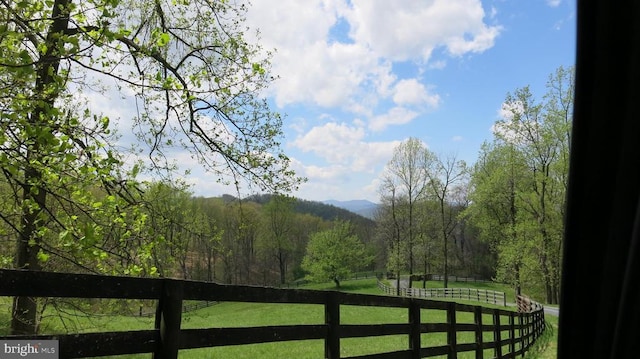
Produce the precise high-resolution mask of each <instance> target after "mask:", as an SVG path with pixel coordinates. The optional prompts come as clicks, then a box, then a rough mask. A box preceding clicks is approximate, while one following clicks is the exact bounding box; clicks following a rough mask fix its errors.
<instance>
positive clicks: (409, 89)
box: [393, 79, 440, 107]
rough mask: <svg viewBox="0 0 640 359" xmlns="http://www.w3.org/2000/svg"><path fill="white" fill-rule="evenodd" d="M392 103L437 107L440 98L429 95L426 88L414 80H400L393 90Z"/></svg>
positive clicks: (436, 95) (435, 95)
mask: <svg viewBox="0 0 640 359" xmlns="http://www.w3.org/2000/svg"><path fill="white" fill-rule="evenodd" d="M393 102H395V103H396V104H397V105H422V104H427V105H428V106H429V107H438V105H439V104H440V96H439V95H438V94H430V93H428V92H427V89H426V87H425V86H424V85H423V84H421V83H420V82H418V80H416V79H407V80H400V81H398V83H397V84H396V86H395V88H394V95H393Z"/></svg>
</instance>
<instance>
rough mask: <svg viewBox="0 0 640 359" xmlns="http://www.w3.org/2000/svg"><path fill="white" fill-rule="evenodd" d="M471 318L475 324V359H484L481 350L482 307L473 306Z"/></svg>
mask: <svg viewBox="0 0 640 359" xmlns="http://www.w3.org/2000/svg"><path fill="white" fill-rule="evenodd" d="M473 318H474V322H475V323H476V359H484V349H483V348H482V346H483V345H482V342H483V335H482V334H483V331H482V307H480V306H475V307H474V308H473Z"/></svg>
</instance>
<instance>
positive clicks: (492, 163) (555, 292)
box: [468, 67, 574, 304]
mask: <svg viewBox="0 0 640 359" xmlns="http://www.w3.org/2000/svg"><path fill="white" fill-rule="evenodd" d="M573 79H574V77H573V69H572V68H569V69H565V68H562V67H560V68H558V70H557V71H556V72H555V73H554V74H552V75H551V76H550V77H549V81H548V82H547V93H546V94H545V96H544V97H543V101H537V100H536V99H535V98H534V97H533V94H532V93H531V92H530V90H529V88H528V87H524V88H521V89H517V90H516V91H514V92H513V93H512V94H508V95H507V98H506V100H505V102H504V104H503V118H502V119H501V120H500V121H498V122H497V123H496V125H495V127H494V129H495V131H494V137H495V138H494V141H493V143H491V144H485V146H484V147H483V150H482V153H481V159H482V161H479V163H478V165H477V166H476V169H475V171H474V173H473V182H474V190H473V193H472V196H471V197H472V199H473V201H472V205H471V206H470V208H469V211H468V213H469V214H470V215H471V217H472V218H473V219H472V220H473V221H474V223H475V225H476V226H477V227H478V228H480V229H481V235H482V236H483V237H485V239H486V240H487V241H490V242H491V243H492V244H493V246H494V248H495V250H496V253H497V254H498V261H499V262H498V263H499V268H498V271H497V272H498V277H499V279H501V280H505V281H508V282H510V283H513V284H514V286H515V288H516V291H519V290H520V287H521V286H524V284H525V283H526V284H527V285H529V287H530V288H531V289H538V288H540V287H541V288H542V289H541V291H542V292H543V293H544V296H545V297H546V302H547V303H551V304H554V303H557V302H558V300H559V296H560V270H561V263H562V234H563V218H564V210H565V195H566V188H567V175H568V165H569V160H568V158H569V147H570V141H571V136H570V134H571V121H570V120H571V118H572V112H573V107H572V103H573V88H574V82H573Z"/></svg>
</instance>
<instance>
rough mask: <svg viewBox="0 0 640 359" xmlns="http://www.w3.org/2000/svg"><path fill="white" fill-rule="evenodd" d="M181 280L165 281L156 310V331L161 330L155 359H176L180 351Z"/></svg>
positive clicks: (154, 355) (154, 354)
mask: <svg viewBox="0 0 640 359" xmlns="http://www.w3.org/2000/svg"><path fill="white" fill-rule="evenodd" d="M182 288H183V285H182V282H181V281H179V280H172V279H165V280H164V281H163V284H162V296H161V297H160V300H159V301H158V308H157V310H156V325H155V327H156V329H158V330H160V341H159V342H158V345H157V346H156V351H155V352H154V353H153V359H176V358H178V350H179V349H180V322H181V321H182V297H183V291H182Z"/></svg>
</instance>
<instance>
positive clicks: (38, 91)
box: [11, 0, 71, 334]
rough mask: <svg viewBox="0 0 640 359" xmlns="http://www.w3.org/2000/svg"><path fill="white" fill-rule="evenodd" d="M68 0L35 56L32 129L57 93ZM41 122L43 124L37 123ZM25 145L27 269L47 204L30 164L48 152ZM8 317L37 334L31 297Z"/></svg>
mask: <svg viewBox="0 0 640 359" xmlns="http://www.w3.org/2000/svg"><path fill="white" fill-rule="evenodd" d="M70 6H71V0H56V1H55V3H54V4H53V10H52V13H51V19H52V20H53V21H52V23H51V27H50V28H49V30H48V32H47V37H46V39H45V45H46V49H47V50H46V52H45V53H44V54H43V55H42V56H41V57H40V58H39V59H38V62H37V69H36V74H37V77H36V83H35V88H34V93H35V95H36V96H37V97H38V100H39V101H37V102H36V103H35V107H34V109H33V112H32V113H31V114H30V116H29V122H30V124H31V125H32V126H33V127H34V128H38V127H42V128H45V126H46V125H47V122H48V121H47V119H48V118H49V116H51V114H50V111H51V110H52V109H53V107H54V103H55V101H56V99H57V98H58V96H59V94H60V90H59V88H57V87H56V86H58V85H57V84H56V81H57V79H56V78H55V76H57V75H58V69H59V67H60V55H59V52H60V51H63V50H64V49H62V48H60V42H59V41H57V38H58V37H59V36H61V35H62V34H64V32H65V31H66V30H67V29H68V26H69V8H70ZM43 123H44V125H45V126H40V125H42V124H43ZM32 141H33V142H32V143H31V144H27V146H30V147H28V148H27V153H26V157H27V163H26V168H25V170H24V182H23V183H24V185H23V186H22V216H21V217H22V218H21V219H22V220H21V222H22V227H21V231H20V233H19V235H18V241H17V245H16V263H15V264H16V265H15V266H16V268H18V269H26V270H36V271H37V270H41V267H40V264H39V262H38V251H39V250H40V244H41V238H40V237H39V235H38V226H39V225H41V222H40V220H41V218H40V217H41V216H42V213H43V210H44V208H45V204H46V192H45V190H44V189H43V188H42V186H41V185H40V183H41V182H42V173H41V172H40V171H39V170H38V169H37V168H35V166H33V165H31V163H32V161H33V163H36V164H38V163H42V161H41V157H43V156H48V155H51V154H48V153H45V154H41V153H40V149H39V144H38V138H33V139H32ZM12 310H13V312H12V317H11V333H12V334H37V331H38V321H37V319H38V318H37V302H36V301H35V300H34V299H33V298H28V297H15V298H14V300H13V308H12Z"/></svg>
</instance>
